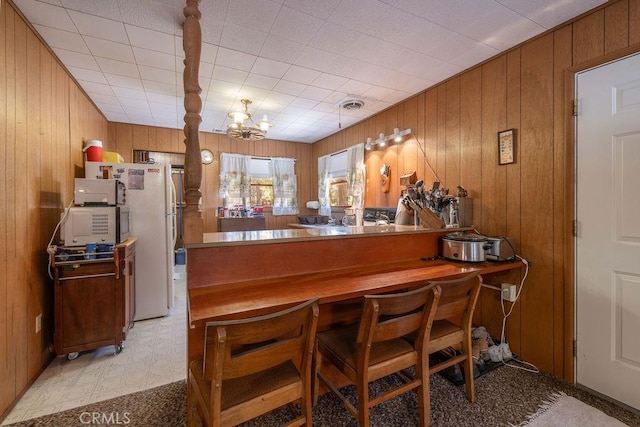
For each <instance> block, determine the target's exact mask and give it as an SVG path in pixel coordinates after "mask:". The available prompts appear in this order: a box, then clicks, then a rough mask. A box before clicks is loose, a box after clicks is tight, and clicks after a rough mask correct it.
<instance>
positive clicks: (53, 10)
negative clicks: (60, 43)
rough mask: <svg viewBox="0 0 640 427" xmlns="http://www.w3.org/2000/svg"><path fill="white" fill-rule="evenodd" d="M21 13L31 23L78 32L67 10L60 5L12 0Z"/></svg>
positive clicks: (34, 0) (30, 0) (32, 0)
mask: <svg viewBox="0 0 640 427" xmlns="http://www.w3.org/2000/svg"><path fill="white" fill-rule="evenodd" d="M14 3H15V4H16V6H18V8H19V9H20V11H22V13H24V14H25V16H27V17H28V18H29V22H31V23H32V24H41V25H44V26H47V27H51V28H57V29H59V30H64V31H70V32H74V33H75V32H78V29H77V28H76V26H75V25H74V24H73V21H72V20H71V18H70V17H69V15H68V14H67V11H66V10H65V9H63V8H61V7H58V6H53V5H50V4H46V3H42V2H39V1H36V0H14Z"/></svg>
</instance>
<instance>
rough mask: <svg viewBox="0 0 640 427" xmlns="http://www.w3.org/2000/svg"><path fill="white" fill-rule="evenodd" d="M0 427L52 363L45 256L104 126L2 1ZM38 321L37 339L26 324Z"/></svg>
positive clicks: (49, 287)
mask: <svg viewBox="0 0 640 427" xmlns="http://www.w3.org/2000/svg"><path fill="white" fill-rule="evenodd" d="M0 100H1V101H0V164H1V165H2V172H0V384H1V386H0V420H1V419H2V414H3V413H5V412H6V410H7V408H8V407H10V405H11V404H12V403H13V402H14V401H15V400H16V398H17V397H18V396H19V395H20V394H21V393H22V392H23V391H24V390H26V387H27V386H28V384H29V383H30V382H32V381H33V380H35V378H36V377H37V376H38V374H39V373H40V371H41V370H42V369H43V368H44V367H45V366H46V364H47V363H48V362H49V361H50V360H51V357H52V354H51V353H50V352H49V347H50V345H51V344H52V342H53V282H52V281H51V280H49V278H48V275H47V254H46V248H47V244H48V242H49V239H50V238H51V235H52V234H53V230H54V229H55V226H56V224H57V222H58V219H59V216H60V213H61V212H62V210H63V208H64V207H65V206H66V205H68V204H69V203H70V202H71V200H72V199H73V179H74V177H76V176H77V177H80V176H82V168H83V161H84V159H83V153H82V147H83V141H84V140H85V139H91V138H97V139H104V138H105V137H106V136H107V122H106V119H105V118H104V117H103V116H102V115H101V114H100V112H99V111H98V110H97V109H96V108H95V107H94V106H93V104H92V103H91V102H90V101H89V100H88V98H87V97H86V96H85V95H84V94H83V93H82V92H81V91H80V89H79V88H78V87H77V86H76V84H75V83H74V82H73V80H72V79H71V78H70V77H69V75H68V74H67V73H66V71H65V70H64V69H63V68H62V66H61V65H60V64H59V63H58V62H57V60H56V59H55V58H54V56H53V55H52V54H51V53H50V51H49V50H48V48H47V47H46V46H45V45H44V44H43V43H42V42H41V41H40V40H39V39H38V37H37V36H36V35H35V34H34V33H33V31H31V29H30V28H29V27H28V26H27V24H26V23H25V21H24V20H23V19H22V18H21V17H20V15H18V14H17V13H16V11H15V10H14V9H13V7H12V6H11V4H9V3H7V2H6V1H4V2H2V5H1V6H0ZM38 314H42V316H43V318H42V330H41V332H39V333H36V331H35V318H36V316H37V315H38Z"/></svg>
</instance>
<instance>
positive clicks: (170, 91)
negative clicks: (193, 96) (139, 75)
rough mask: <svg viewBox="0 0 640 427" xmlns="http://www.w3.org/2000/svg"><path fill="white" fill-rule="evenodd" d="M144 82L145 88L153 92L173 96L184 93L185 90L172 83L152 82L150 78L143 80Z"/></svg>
mask: <svg viewBox="0 0 640 427" xmlns="http://www.w3.org/2000/svg"><path fill="white" fill-rule="evenodd" d="M142 84H143V85H144V88H145V90H146V91H147V92H151V93H158V94H162V95H171V96H177V95H183V94H184V91H183V89H182V88H180V87H177V86H176V85H172V84H166V83H161V82H152V81H149V80H143V82H142Z"/></svg>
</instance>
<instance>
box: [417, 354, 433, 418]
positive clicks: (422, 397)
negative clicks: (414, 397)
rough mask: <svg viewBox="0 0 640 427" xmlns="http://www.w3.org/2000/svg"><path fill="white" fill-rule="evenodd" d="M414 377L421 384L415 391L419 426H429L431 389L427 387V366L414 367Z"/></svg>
mask: <svg viewBox="0 0 640 427" xmlns="http://www.w3.org/2000/svg"><path fill="white" fill-rule="evenodd" d="M427 357H429V356H427ZM416 377H418V378H420V381H421V382H422V384H421V385H420V387H418V390H417V393H418V411H419V415H420V426H421V427H426V426H430V425H431V396H430V392H431V387H430V385H429V378H430V376H429V366H426V367H425V366H423V365H422V363H420V364H419V365H416Z"/></svg>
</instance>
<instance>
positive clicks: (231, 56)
mask: <svg viewBox="0 0 640 427" xmlns="http://www.w3.org/2000/svg"><path fill="white" fill-rule="evenodd" d="M13 2H14V3H15V4H16V5H17V6H18V8H19V9H20V10H21V12H22V13H23V14H24V15H25V16H26V18H27V19H28V20H29V21H30V22H31V23H32V24H33V25H34V27H35V28H36V30H37V31H38V32H39V33H40V35H41V36H42V38H43V39H44V40H45V41H46V43H47V44H48V45H49V46H50V47H51V49H52V50H53V51H54V52H55V54H56V55H57V56H58V58H59V59H60V61H61V62H62V63H63V64H64V65H65V66H66V67H67V69H68V70H69V72H70V73H71V74H72V75H73V76H74V78H75V79H76V80H77V81H78V83H79V84H80V85H81V86H82V88H83V89H84V90H85V92H86V93H87V94H88V95H89V97H90V98H91V99H92V100H93V102H94V103H95V104H96V105H97V106H98V108H99V109H100V110H101V111H102V113H103V114H104V115H105V116H106V117H107V119H108V120H109V121H113V122H123V123H133V124H142V125H150V126H160V127H168V128H176V129H181V128H182V127H183V126H184V122H183V117H184V106H183V95H184V91H183V85H182V73H183V69H184V65H183V62H182V61H183V59H184V52H183V49H182V22H183V21H184V15H183V12H182V10H183V7H184V5H185V2H184V1H183V0H13ZM602 3H605V0H202V1H201V2H200V11H201V12H202V19H201V20H200V24H201V27H202V42H203V44H202V55H201V62H200V67H199V75H200V77H199V81H200V87H201V88H202V94H201V98H202V106H203V107H202V123H201V125H200V130H201V131H205V132H215V131H224V130H226V127H227V124H228V123H229V119H228V118H227V113H228V112H229V111H231V110H238V109H240V107H241V104H240V100H241V99H242V98H248V99H250V100H251V101H252V104H251V106H250V108H249V112H250V113H251V114H252V115H253V117H254V119H255V120H256V121H259V120H260V119H261V118H262V116H263V115H264V114H267V115H268V116H269V120H270V121H271V122H272V123H273V124H274V127H273V128H272V129H271V130H270V131H269V133H268V135H267V137H268V138H270V139H278V140H287V141H297V142H306V143H312V142H315V141H317V140H319V139H321V138H323V137H325V136H328V135H331V134H333V133H335V132H337V131H338V130H339V128H338V126H339V124H341V125H342V128H344V127H347V126H349V125H352V124H354V123H356V122H359V121H361V120H362V119H364V118H366V117H369V116H371V115H374V114H375V113H377V112H379V111H381V110H384V109H386V108H388V107H390V106H392V105H393V104H396V103H398V102H400V101H402V100H403V99H406V98H408V97H410V96H412V95H413V94H416V93H418V92H421V91H423V90H424V89H427V88H428V87H430V86H433V85H434V84H436V83H438V82H440V81H443V80H445V79H447V78H448V77H450V76H452V75H455V74H457V73H459V72H460V71H462V70H465V69H467V68H469V67H471V66H473V65H475V64H478V63H479V62H482V61H483V60H485V59H488V58H490V57H492V56H495V55H496V54H498V53H500V52H503V51H505V50H507V49H509V48H510V47H512V46H515V45H517V44H519V43H521V42H523V41H525V40H527V39H529V38H531V37H533V36H535V35H537V34H540V33H543V32H544V31H546V30H548V29H550V28H553V27H555V26H557V25H558V24H561V23H563V22H565V21H567V20H569V19H571V18H573V17H575V16H577V15H580V14H582V13H583V12H586V11H588V10H590V9H592V8H594V7H596V6H598V5H600V4H602ZM347 99H360V100H362V101H364V107H363V108H361V109H360V110H356V111H353V110H351V111H349V110H345V109H341V108H339V107H340V105H341V103H343V102H344V101H345V100H347ZM391 131H392V129H386V132H391Z"/></svg>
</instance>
